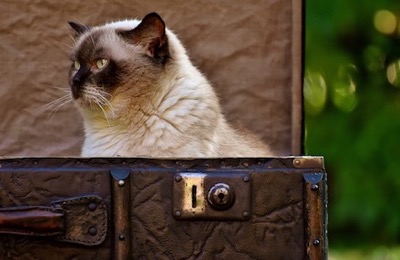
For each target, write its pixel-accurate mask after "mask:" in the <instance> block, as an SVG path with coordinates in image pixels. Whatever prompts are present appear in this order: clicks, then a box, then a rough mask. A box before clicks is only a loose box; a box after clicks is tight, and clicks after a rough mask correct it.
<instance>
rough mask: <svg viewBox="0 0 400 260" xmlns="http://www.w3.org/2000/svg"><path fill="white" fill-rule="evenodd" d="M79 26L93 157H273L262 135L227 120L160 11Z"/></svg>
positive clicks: (82, 105)
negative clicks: (256, 135)
mask: <svg viewBox="0 0 400 260" xmlns="http://www.w3.org/2000/svg"><path fill="white" fill-rule="evenodd" d="M69 24H70V25H71V27H72V28H73V29H74V30H75V32H76V42H75V46H74V48H73V50H72V53H71V60H72V66H71V69H70V72H69V84H70V87H71V96H72V99H73V101H74V103H75V105H76V107H77V108H78V109H79V111H80V113H81V115H82V117H83V122H84V128H85V141H84V144H83V148H82V156H85V157H99V156H101V157H112V156H122V157H138V156H140V157H157V158H160V157H162V158H165V157H175V158H176V157H267V156H271V155H272V152H271V149H270V148H269V147H268V146H267V145H266V144H263V143H262V142H261V141H260V139H258V138H256V137H254V136H253V135H251V134H249V133H247V132H245V131H243V130H238V129H234V128H233V127H232V126H231V125H230V124H229V123H228V122H227V121H226V119H225V117H224V115H223V113H222V111H221V107H220V104H219V100H218V97H217V95H216V93H215V91H214V90H213V88H212V87H211V85H210V84H209V83H208V81H207V79H206V78H205V77H204V76H203V75H202V73H200V72H199V70H198V69H197V68H196V67H195V66H194V65H193V64H192V63H191V62H190V60H189V58H188V56H187V54H186V50H185V48H184V47H183V45H182V44H181V42H180V41H179V40H178V38H177V36H176V35H175V34H174V33H172V32H171V31H170V30H169V29H167V28H166V27H165V23H164V21H163V20H162V18H161V17H160V16H159V15H158V14H156V13H150V14H148V15H146V16H145V17H144V18H143V20H142V21H139V20H126V21H118V22H113V23H108V24H105V25H102V26H96V27H89V26H85V25H82V24H78V23H74V22H70V23H69Z"/></svg>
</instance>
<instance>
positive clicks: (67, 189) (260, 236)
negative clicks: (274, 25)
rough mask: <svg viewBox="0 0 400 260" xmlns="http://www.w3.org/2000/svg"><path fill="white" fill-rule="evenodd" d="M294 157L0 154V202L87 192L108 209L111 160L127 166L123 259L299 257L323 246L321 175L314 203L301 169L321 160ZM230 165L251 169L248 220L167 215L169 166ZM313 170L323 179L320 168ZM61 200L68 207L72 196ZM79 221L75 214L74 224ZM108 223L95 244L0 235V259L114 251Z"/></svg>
mask: <svg viewBox="0 0 400 260" xmlns="http://www.w3.org/2000/svg"><path fill="white" fill-rule="evenodd" d="M320 161H321V160H320ZM321 162H322V161H321ZM298 165H300V166H297V168H296V167H295V166H294V159H293V158H286V159H282V158H281V159H240V160H238V159H221V160H217V159H214V160H200V159H197V160H184V161H174V160H145V159H124V158H113V159H62V158H59V159H28V158H27V159H19V160H18V159H5V160H0V166H1V167H0V204H1V205H0V206H1V207H12V206H22V205H30V206H35V205H49V203H50V202H51V201H55V200H57V199H68V198H73V197H76V196H78V195H88V194H90V195H96V196H98V197H100V198H102V199H103V200H104V201H105V202H106V204H107V205H108V206H107V208H108V209H110V208H113V205H112V204H111V203H112V201H114V199H115V198H114V197H113V196H114V195H112V194H111V191H110V186H111V179H110V173H109V170H110V167H111V166H112V167H113V168H118V169H123V170H130V172H131V177H130V186H128V187H130V195H129V197H130V199H131V203H129V204H126V205H119V206H120V207H122V208H124V209H125V210H126V211H127V212H129V213H130V218H129V223H127V224H128V226H129V227H130V229H129V230H130V236H129V235H128V236H126V237H130V241H131V244H130V245H131V249H130V251H129V250H128V249H127V250H128V252H127V253H129V252H130V259H157V260H158V259H204V260H208V259H240V260H242V259H288V260H289V259H290V260H297V259H299V260H300V259H307V255H306V254H307V252H308V249H307V246H306V245H308V244H310V241H313V239H315V238H318V239H320V244H319V247H317V246H313V245H311V246H312V247H313V250H319V251H320V252H322V253H324V252H325V251H324V245H325V242H324V239H325V237H324V234H326V233H325V232H326V222H325V220H324V219H323V217H324V216H323V215H318V214H319V213H318V212H317V211H319V210H322V211H321V212H320V213H323V211H324V210H326V208H325V207H326V198H325V197H324V196H325V195H324V192H325V188H324V185H323V183H318V185H319V187H320V191H319V192H318V193H313V194H314V195H316V196H315V197H314V199H315V201H313V202H312V203H314V204H312V203H311V201H307V196H305V194H306V193H307V192H306V190H305V187H306V183H305V182H304V174H306V173H312V174H315V173H318V172H319V173H323V165H322V164H321V163H320V164H318V163H315V162H314V163H313V164H312V165H313V166H312V167H311V166H308V167H301V163H300V164H298ZM304 165H308V164H307V163H305V164H304ZM232 171H236V172H246V173H248V174H250V176H251V185H252V188H251V190H252V192H251V215H250V218H249V220H247V221H213V220H207V221H188V220H183V221H181V220H177V219H175V218H174V217H173V212H172V194H173V191H172V188H173V182H174V181H175V178H174V176H175V175H176V174H177V173H182V172H185V173H189V172H195V173H198V172H202V173H215V172H220V173H226V174H229V173H230V172H232ZM321 176H322V179H321V181H324V182H325V177H323V176H324V175H321ZM307 185H309V184H307ZM237 192H240V191H237ZM314 195H313V196H314ZM111 197H113V198H114V199H112V198H111ZM67 204H68V203H67ZM69 205H72V207H73V205H74V203H72V204H69ZM72 207H71V210H73V209H72ZM317 207H319V209H318V208H317ZM306 208H307V211H308V212H307V214H312V215H313V216H314V217H315V216H319V217H320V218H319V219H315V221H317V222H315V224H320V225H321V227H322V230H321V231H323V232H322V233H323V235H322V237H311V236H310V234H309V233H308V232H309V231H310V230H309V229H310V226H309V223H308V220H309V217H308V215H307V214H306V213H305V211H306V210H305V209H306ZM324 208H325V209H324ZM316 210H317V211H316ZM316 213H317V214H316ZM315 214H316V215H315ZM109 215H110V216H113V214H109ZM84 222H85V217H84V216H83V218H82V219H81V222H80V223H78V225H82V224H84ZM115 223H116V222H115V221H114V220H112V221H111V222H110V225H109V226H108V231H107V237H106V240H105V241H104V242H103V243H101V244H100V245H98V246H84V245H76V244H71V243H67V242H59V241H54V240H52V239H51V238H43V237H24V236H17V235H1V236H0V259H115V255H113V248H115V247H116V244H117V243H119V240H118V239H117V238H118V236H116V234H114V233H113V232H114V230H116V227H115V226H114V225H115ZM311 231H312V230H311ZM113 238H114V239H113ZM310 239H312V240H310ZM114 252H115V251H114ZM320 255H323V254H320ZM311 259H315V258H312V257H311Z"/></svg>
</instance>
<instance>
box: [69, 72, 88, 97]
mask: <svg viewBox="0 0 400 260" xmlns="http://www.w3.org/2000/svg"><path fill="white" fill-rule="evenodd" d="M88 76H89V71H87V70H84V69H80V70H79V71H78V72H77V73H76V74H75V75H74V76H73V77H72V80H71V91H72V96H73V97H74V98H75V99H77V98H79V96H80V93H81V91H82V88H83V85H84V84H85V82H86V80H87V77H88Z"/></svg>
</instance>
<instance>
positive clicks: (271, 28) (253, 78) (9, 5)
mask: <svg viewBox="0 0 400 260" xmlns="http://www.w3.org/2000/svg"><path fill="white" fill-rule="evenodd" d="M300 2H301V1H297V0H268V1H265V0H255V1H248V2H242V1H231V0H224V1H214V0H202V1H186V0H172V1H164V0H156V1H133V0H124V1H121V0H118V1H84V2H83V1H80V0H72V1H50V0H36V1H34V2H32V1H29V0H18V1H13V0H6V1H1V2H0V10H1V12H0V42H1V45H0V57H1V59H2V60H1V63H2V66H0V75H1V77H0V118H1V120H0V129H1V132H0V156H77V155H79V152H80V147H81V143H82V140H83V130H82V124H81V120H80V115H78V113H77V111H76V109H75V108H74V107H73V106H72V105H65V106H63V107H61V108H60V109H59V111H58V112H57V113H54V114H52V113H51V112H50V111H49V112H46V113H40V111H41V108H42V107H43V106H44V105H46V104H48V103H50V102H51V101H53V100H55V99H56V98H58V97H61V96H62V95H64V94H65V93H64V92H63V91H62V90H60V89H58V88H64V89H67V85H68V84H67V73H68V68H69V66H70V64H69V61H68V54H69V50H70V46H71V44H72V40H71V39H70V38H69V35H68V33H69V28H68V26H67V21H70V20H72V21H80V22H83V23H87V24H99V23H104V22H107V21H111V20H115V19H124V18H132V17H133V18H135V17H137V18H142V17H143V16H144V15H145V14H147V13H148V12H152V11H156V12H159V13H160V15H161V16H162V17H163V18H164V20H165V21H166V24H167V26H169V27H170V28H172V29H173V31H175V32H176V33H177V34H178V35H179V38H180V39H181V40H182V41H183V43H184V44H185V46H187V49H188V52H189V54H190V57H191V58H192V60H193V62H194V63H195V64H196V65H197V66H198V67H199V68H200V70H201V71H202V72H203V73H204V74H205V75H206V76H207V78H208V79H209V80H210V82H211V83H212V84H213V85H214V86H215V88H216V90H217V92H218V94H219V96H220V98H221V102H222V105H223V108H224V111H225V113H226V115H227V116H228V117H229V119H230V121H231V122H236V123H238V124H240V125H242V126H243V127H245V128H248V129H249V130H250V131H252V132H255V133H257V134H258V135H260V136H261V137H262V138H263V139H264V141H266V142H267V143H270V144H271V145H272V147H273V148H275V150H276V151H277V153H278V154H281V155H288V154H293V153H299V151H293V149H292V142H296V143H300V142H301V141H300V134H299V133H300V131H301V90H300V84H301V80H302V79H301V76H300V75H301V67H300V66H297V67H296V68H297V69H295V71H293V68H294V65H295V64H297V63H299V62H300V61H301V46H300V45H299V44H297V45H295V46H294V45H292V44H293V43H295V42H296V41H297V42H299V41H300V34H297V35H295V34H293V28H294V27H295V28H297V27H301V20H300V18H301V16H300V15H299V14H300V12H301V8H298V7H299V4H297V3H300ZM294 12H295V14H296V15H293V13H294ZM293 17H294V19H292V18H293ZM293 75H294V76H293ZM294 83H296V84H297V85H295V84H294ZM295 88H296V89H295ZM294 93H295V97H296V99H295V101H293V96H292V95H294ZM294 111H295V112H294ZM294 113H297V115H296V116H295V118H293V116H294Z"/></svg>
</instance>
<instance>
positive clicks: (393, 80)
mask: <svg viewBox="0 0 400 260" xmlns="http://www.w3.org/2000/svg"><path fill="white" fill-rule="evenodd" d="M386 77H387V79H388V81H389V83H390V84H392V85H393V86H395V87H400V60H396V61H394V62H392V63H391V64H390V65H389V66H388V67H387V69H386Z"/></svg>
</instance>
